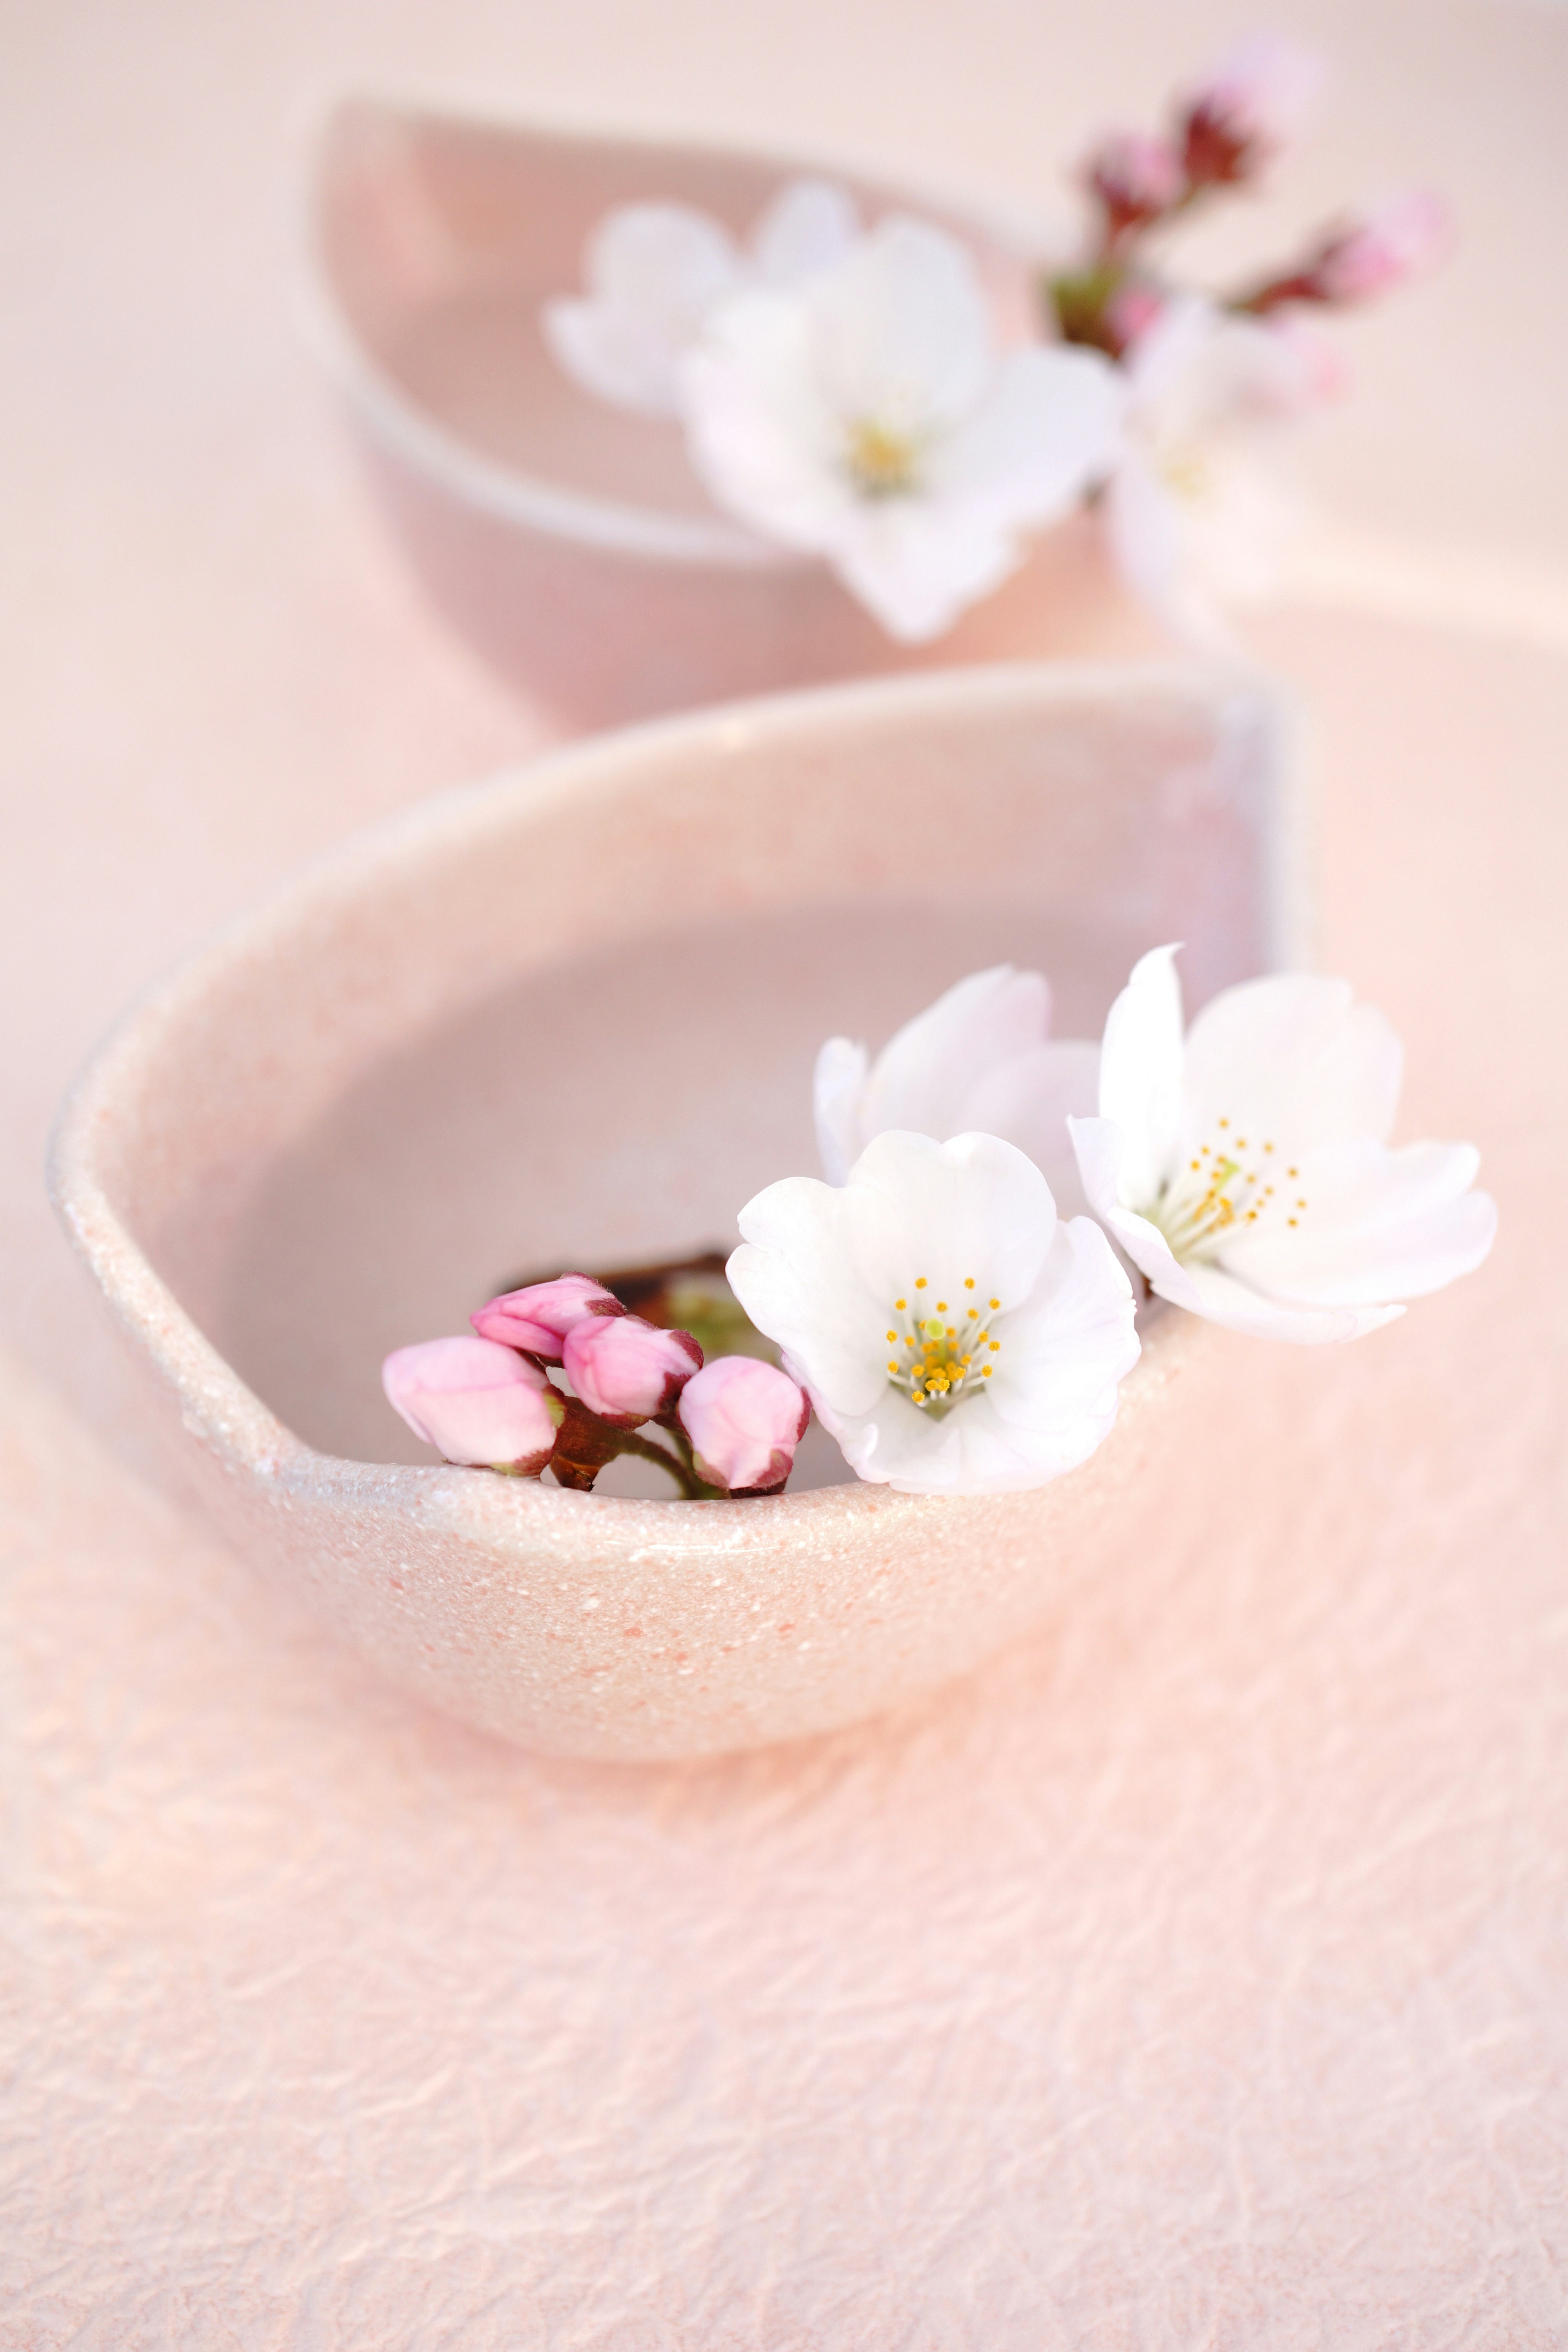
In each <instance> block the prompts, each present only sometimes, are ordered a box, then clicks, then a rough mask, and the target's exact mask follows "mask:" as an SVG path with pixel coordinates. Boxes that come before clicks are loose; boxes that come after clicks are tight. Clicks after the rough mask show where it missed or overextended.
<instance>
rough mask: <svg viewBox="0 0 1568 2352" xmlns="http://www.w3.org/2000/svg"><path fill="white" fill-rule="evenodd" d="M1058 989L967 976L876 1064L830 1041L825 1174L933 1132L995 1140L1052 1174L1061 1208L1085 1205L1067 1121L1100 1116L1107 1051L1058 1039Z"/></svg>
mask: <svg viewBox="0 0 1568 2352" xmlns="http://www.w3.org/2000/svg"><path fill="white" fill-rule="evenodd" d="M1050 1023H1051V992H1050V988H1049V986H1048V984H1047V982H1046V980H1045V978H1044V976H1043V975H1042V974H1041V973H1039V972H1037V971H1015V970H1014V968H1013V966H1012V965H1011V964H997V965H996V966H994V969H993V970H991V971H974V972H971V973H970V975H969V977H968V979H967V980H961V981H959V982H957V983H956V985H955V986H953V987H952V988H950V989H948V990H947V991H946V992H945V993H944V994H943V995H942V996H939V997H938V998H937V1000H936V1003H934V1004H931V1005H928V1006H927V1007H926V1009H925V1011H924V1012H923V1013H917V1014H916V1015H915V1017H914V1019H913V1020H912V1021H907V1022H906V1023H905V1024H904V1025H903V1027H902V1028H901V1029H900V1031H899V1032H898V1034H896V1035H895V1036H893V1037H892V1038H890V1039H889V1042H888V1044H887V1045H884V1046H883V1048H882V1050H881V1052H880V1053H879V1055H877V1058H876V1060H875V1061H872V1059H871V1057H870V1055H868V1052H867V1050H866V1048H865V1046H864V1045H856V1044H855V1043H854V1041H853V1040H852V1039H850V1038H848V1037H830V1038H829V1039H828V1040H827V1043H826V1045H824V1046H823V1048H822V1051H821V1052H820V1053H819V1054H818V1055H817V1057H816V1081H815V1088H814V1094H815V1103H814V1108H815V1111H816V1140H817V1147H818V1149H819V1150H820V1151H821V1153H822V1171H823V1174H824V1175H825V1176H826V1179H827V1181H828V1182H829V1183H830V1184H842V1183H844V1182H845V1181H847V1177H848V1174H849V1171H850V1169H851V1168H852V1167H853V1166H854V1164H855V1162H856V1160H858V1159H859V1157H860V1154H861V1152H862V1151H864V1150H865V1148H866V1146H867V1145H868V1143H869V1142H870V1141H871V1139H872V1138H873V1137H874V1136H878V1135H881V1134H883V1133H885V1132H886V1131H887V1129H889V1128H899V1129H905V1130H907V1131H909V1132H911V1133H913V1134H916V1135H930V1136H934V1138H935V1139H936V1140H937V1142H938V1143H945V1142H946V1141H947V1140H948V1139H949V1138H950V1137H952V1136H954V1135H972V1134H984V1135H999V1136H1001V1137H1002V1138H1003V1139H1004V1141H1005V1142H1007V1143H1012V1144H1016V1146H1017V1148H1018V1150H1020V1151H1024V1152H1026V1153H1027V1154H1028V1156H1029V1158H1030V1159H1031V1160H1033V1161H1034V1162H1035V1164H1036V1166H1037V1168H1039V1169H1041V1170H1042V1171H1044V1174H1045V1176H1046V1179H1047V1182H1048V1183H1049V1185H1050V1187H1051V1191H1052V1192H1053V1194H1054V1195H1055V1197H1056V1201H1057V1205H1058V1211H1063V1212H1064V1213H1066V1214H1068V1215H1071V1214H1072V1213H1074V1212H1075V1210H1076V1209H1079V1208H1081V1207H1082V1206H1083V1205H1084V1203H1083V1202H1082V1200H1081V1198H1080V1191H1079V1174H1078V1163H1077V1160H1075V1158H1074V1156H1073V1150H1072V1142H1071V1139H1070V1138H1069V1136H1068V1128H1067V1122H1068V1117H1069V1115H1072V1114H1075V1113H1077V1114H1082V1115H1085V1116H1087V1115H1089V1114H1090V1113H1092V1111H1093V1109H1094V1108H1095V1104H1096V1101H1097V1100H1098V1088H1099V1082H1100V1047H1099V1046H1098V1045H1086V1044H1082V1043H1079V1042H1078V1041H1077V1040H1068V1039H1062V1040H1059V1041H1053V1039H1052V1038H1051V1035H1050Z"/></svg>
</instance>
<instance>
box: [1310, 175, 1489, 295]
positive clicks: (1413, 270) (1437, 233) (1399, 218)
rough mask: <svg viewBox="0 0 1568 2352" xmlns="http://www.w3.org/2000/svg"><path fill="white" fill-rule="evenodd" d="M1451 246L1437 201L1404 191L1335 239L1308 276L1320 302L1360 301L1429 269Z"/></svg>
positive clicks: (1446, 216)
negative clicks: (1311, 276)
mask: <svg viewBox="0 0 1568 2352" xmlns="http://www.w3.org/2000/svg"><path fill="white" fill-rule="evenodd" d="M1453 241H1454V223H1453V215H1451V213H1450V212H1449V210H1448V207H1447V205H1446V204H1444V202H1443V200H1442V198H1441V197H1440V196H1436V195H1433V194H1430V192H1429V191H1427V190H1426V189H1423V188H1409V189H1405V190H1404V191H1402V192H1401V193H1400V194H1398V195H1393V196H1387V197H1385V198H1384V201H1383V202H1382V203H1381V204H1378V205H1373V207H1372V209H1371V210H1370V211H1369V212H1368V213H1367V214H1366V215H1364V216H1363V218H1362V219H1361V220H1359V221H1358V222H1356V223H1355V224H1354V226H1352V227H1351V228H1349V229H1347V230H1346V231H1345V232H1344V233H1343V235H1342V236H1337V237H1335V238H1334V239H1333V241H1332V242H1331V244H1330V245H1329V246H1328V247H1327V248H1326V250H1325V251H1324V253H1323V255H1322V257H1321V259H1320V260H1319V262H1318V263H1317V265H1316V268H1315V269H1314V273H1313V274H1314V276H1315V277H1316V278H1317V280H1318V283H1319V285H1320V286H1321V289H1322V294H1323V299H1325V300H1327V301H1330V302H1359V301H1363V300H1365V299H1366V298H1367V297H1368V296H1369V295H1373V294H1384V293H1387V292H1388V291H1389V289H1391V288H1393V287H1395V286H1400V285H1403V284H1404V282H1405V279H1406V278H1414V277H1415V276H1417V275H1418V274H1419V272H1421V271H1422V270H1424V269H1430V268H1432V267H1433V266H1434V265H1435V264H1436V262H1438V261H1441V260H1442V259H1443V258H1444V257H1445V256H1446V255H1447V252H1448V250H1449V248H1450V247H1451V246H1452V244H1453Z"/></svg>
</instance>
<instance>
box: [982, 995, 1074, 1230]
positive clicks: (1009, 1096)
mask: <svg viewBox="0 0 1568 2352" xmlns="http://www.w3.org/2000/svg"><path fill="white" fill-rule="evenodd" d="M1099 1096H1100V1047H1099V1046H1098V1045H1088V1044H1086V1043H1084V1042H1082V1041H1081V1040H1079V1039H1078V1038H1068V1037H1064V1038H1060V1039H1057V1040H1047V1042H1046V1043H1044V1044H1042V1045H1033V1046H1031V1047H1029V1049H1028V1050H1027V1052H1026V1053H1022V1054H1016V1055H1013V1056H1012V1058H1011V1059H1010V1060H1008V1061H1005V1062H1001V1063H998V1064H997V1066H995V1067H994V1069H992V1070H989V1071H987V1072H985V1073H984V1075H983V1076H980V1077H979V1078H977V1079H976V1081H975V1084H974V1086H973V1088H972V1089H971V1091H970V1093H969V1096H968V1097H967V1099H966V1101H965V1103H964V1115H963V1121H962V1124H963V1126H964V1127H965V1128H969V1129H975V1130H977V1131H978V1132H980V1133H982V1134H984V1135H999V1136H1001V1137H1002V1138H1003V1139H1005V1141H1006V1142H1008V1143H1015V1144H1016V1145H1017V1147H1018V1150H1020V1151H1024V1152H1026V1153H1027V1154H1028V1156H1029V1158H1030V1159H1031V1160H1033V1161H1034V1163H1035V1165H1036V1167H1037V1168H1038V1169H1039V1170H1040V1171H1041V1173H1042V1174H1043V1175H1044V1177H1045V1179H1046V1181H1047V1183H1048V1184H1049V1186H1050V1188H1051V1192H1052V1194H1053V1195H1054V1197H1055V1200H1056V1204H1057V1214H1058V1216H1061V1217H1071V1216H1076V1215H1078V1214H1079V1213H1080V1211H1081V1210H1083V1209H1084V1208H1086V1207H1087V1206H1088V1202H1087V1201H1086V1200H1085V1199H1084V1196H1083V1186H1082V1182H1081V1181H1080V1179H1079V1171H1078V1160H1077V1158H1076V1156H1075V1154H1074V1151H1073V1147H1072V1138H1071V1136H1070V1134H1069V1133H1068V1119H1069V1118H1090V1117H1092V1116H1093V1113H1094V1109H1095V1106H1096V1104H1097V1102H1098V1100H1099Z"/></svg>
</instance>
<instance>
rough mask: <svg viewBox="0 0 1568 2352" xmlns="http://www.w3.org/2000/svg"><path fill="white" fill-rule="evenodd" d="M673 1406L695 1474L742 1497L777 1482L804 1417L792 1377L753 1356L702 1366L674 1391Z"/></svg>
mask: <svg viewBox="0 0 1568 2352" xmlns="http://www.w3.org/2000/svg"><path fill="white" fill-rule="evenodd" d="M678 1412H679V1420H680V1425H681V1427H682V1429H684V1430H685V1432H686V1434H687V1435H688V1437H689V1439H690V1440H691V1449H692V1454H693V1455H694V1457H695V1460H696V1464H697V1471H698V1475H699V1476H700V1477H702V1478H705V1479H706V1480H707V1482H708V1484H709V1485H710V1486H720V1487H722V1488H723V1489H724V1491H725V1492H726V1493H728V1494H742V1495H754V1494H763V1493H769V1492H772V1491H773V1490H774V1489H776V1488H777V1487H780V1486H783V1485H784V1481H785V1479H786V1478H787V1477H788V1476H789V1474H790V1471H791V1468H792V1467H793V1465H794V1463H795V1447H796V1446H797V1445H798V1444H799V1443H800V1441H801V1439H802V1437H804V1436H805V1425H806V1423H807V1422H808V1421H809V1420H810V1419H811V1406H810V1404H809V1402H807V1400H806V1397H805V1393H804V1391H802V1390H801V1388H800V1386H799V1385H798V1383H797V1382H796V1381H794V1380H792V1379H791V1378H790V1376H789V1374H788V1373H787V1372H781V1371H780V1370H778V1369H777V1367H776V1366H774V1365H773V1364H764V1363H761V1362H759V1361H758V1360H757V1359H756V1358H755V1357H754V1356H720V1357H718V1358H717V1359H716V1360H714V1362H712V1363H710V1364H705V1365H704V1366H703V1368H702V1370H700V1372H697V1373H694V1374H693V1376H692V1378H691V1379H690V1380H689V1381H688V1382H687V1384H686V1386H685V1388H684V1389H683V1390H682V1391H681V1394H680V1403H679V1408H678Z"/></svg>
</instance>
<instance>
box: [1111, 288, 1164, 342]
mask: <svg viewBox="0 0 1568 2352" xmlns="http://www.w3.org/2000/svg"><path fill="white" fill-rule="evenodd" d="M1164 313H1165V299H1164V297H1163V295H1162V294H1160V293H1158V292H1156V290H1155V289H1154V288H1153V287H1152V286H1123V287H1122V288H1121V290H1120V291H1119V292H1118V293H1115V294H1113V295H1112V296H1111V298H1110V302H1109V303H1108V304H1107V305H1106V313H1105V316H1106V323H1107V324H1108V325H1109V327H1110V331H1111V333H1112V334H1113V335H1114V336H1115V338H1116V341H1117V344H1118V346H1119V348H1120V351H1121V356H1122V357H1123V358H1126V357H1127V356H1129V354H1130V353H1131V349H1132V346H1133V345H1134V344H1135V343H1137V342H1138V341H1140V340H1141V339H1142V337H1143V336H1144V335H1147V334H1151V333H1152V331H1153V330H1154V329H1155V328H1156V327H1157V326H1158V325H1159V323H1160V320H1162V319H1163V316H1164Z"/></svg>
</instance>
